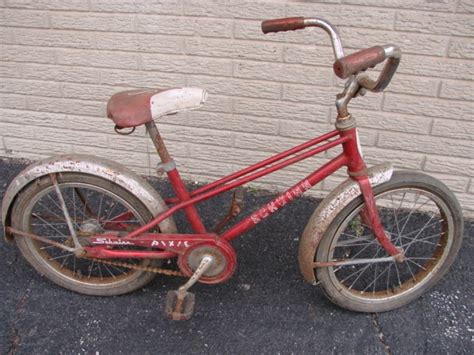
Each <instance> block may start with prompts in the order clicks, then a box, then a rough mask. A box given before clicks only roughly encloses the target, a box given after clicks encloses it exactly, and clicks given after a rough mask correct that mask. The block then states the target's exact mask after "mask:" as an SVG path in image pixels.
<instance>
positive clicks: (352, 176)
mask: <svg viewBox="0 0 474 355" xmlns="http://www.w3.org/2000/svg"><path fill="white" fill-rule="evenodd" d="M306 27H320V28H322V29H323V30H325V31H326V32H327V33H328V34H329V37H330V39H331V43H332V48H333V51H334V55H335V58H336V61H335V63H334V72H335V74H336V75H337V76H338V77H339V78H342V79H346V82H345V86H344V89H343V90H342V92H341V93H340V94H338V95H337V97H336V108H337V113H338V114H337V119H336V123H335V130H333V131H332V132H329V133H326V134H323V135H321V136H318V137H316V138H313V139H311V140H309V141H307V142H305V143H303V144H300V145H298V146H296V147H294V148H291V149H289V150H286V151H284V152H282V153H280V154H277V155H275V156H272V157H269V158H268V159H265V160H263V161H261V162H259V163H256V164H254V165H252V166H249V167H248V168H245V169H242V170H240V171H237V172H235V173H233V174H230V175H229V176H226V177H223V178H221V179H218V180H217V181H214V182H212V183H209V184H207V185H205V186H202V187H199V188H197V189H194V190H193V191H190V190H188V189H187V187H186V185H185V184H184V182H183V181H182V179H181V177H180V175H179V172H178V170H177V168H176V164H175V162H174V160H173V159H172V158H171V156H170V154H169V153H168V151H167V149H166V146H165V143H164V141H163V139H162V137H161V136H160V133H159V131H158V129H157V127H156V125H155V122H154V120H155V119H159V118H160V117H162V116H164V115H169V114H174V113H177V112H180V111H184V110H191V109H196V108H198V107H200V106H201V105H202V104H204V102H205V101H206V91H205V90H203V89H201V88H196V87H184V88H177V89H168V90H154V91H150V90H131V91H125V92H120V93H117V94H115V95H113V96H112V97H111V99H110V100H109V102H108V105H107V114H108V117H109V118H111V119H112V121H113V122H114V123H115V128H116V131H117V132H118V133H124V129H125V130H126V129H131V130H132V131H133V130H134V129H135V127H136V126H139V125H143V124H144V125H145V126H146V129H147V132H148V134H149V136H150V138H151V140H152V141H153V144H154V146H155V147H156V150H157V153H158V155H159V157H160V159H161V163H159V165H158V170H159V171H160V172H164V173H166V174H167V177H168V178H169V182H170V183H171V185H172V187H173V189H174V192H175V195H176V196H175V197H172V198H168V199H166V200H163V199H162V197H161V196H160V195H159V194H158V192H157V191H156V190H154V189H153V188H152V186H151V185H150V184H149V183H148V182H146V181H145V180H144V179H143V178H141V177H139V176H137V175H136V174H135V173H133V172H132V171H131V170H129V169H127V168H125V167H124V166H122V165H119V164H117V163H114V162H111V161H108V160H105V159H102V158H97V157H93V156H88V155H62V156H55V157H51V158H48V159H45V160H43V161H40V162H37V163H35V164H33V165H31V166H29V167H27V168H26V169H25V170H24V171H22V172H21V173H20V174H19V175H18V176H17V177H16V178H15V179H14V180H13V182H12V183H11V185H10V186H9V187H8V189H7V191H6V193H5V197H4V199H3V203H2V221H3V224H4V227H5V236H6V238H7V240H8V241H13V240H14V241H15V242H16V245H17V246H18V248H19V249H20V251H21V253H22V254H23V256H24V257H25V259H26V260H27V261H28V262H29V263H30V264H31V265H32V266H33V267H34V268H35V269H36V270H37V271H38V272H39V273H41V274H43V275H45V276H46V277H47V278H49V279H50V280H51V281H53V282H55V283H56V284H58V285H60V286H62V287H65V288H67V289H69V290H72V291H75V292H79V293H82V294H86V295H96V296H112V295H120V294H124V293H127V292H131V291H134V290H136V289H138V288H141V287H143V286H144V285H146V284H147V283H149V282H150V281H151V280H152V279H153V278H154V276H155V275H156V274H161V275H168V276H184V277H187V278H189V279H188V281H187V282H186V283H185V284H184V285H183V286H182V287H180V288H179V289H178V290H177V291H170V292H169V293H168V294H167V297H166V303H165V310H166V313H167V315H168V316H169V317H170V318H171V319H175V320H180V319H189V318H190V317H191V315H192V313H193V309H194V301H195V300H194V295H193V294H192V293H190V292H188V290H189V288H190V287H191V286H192V285H193V284H194V283H196V282H201V283H207V284H216V283H220V282H224V281H226V280H228V279H229V278H230V277H231V276H232V274H233V273H234V270H235V267H236V263H237V255H236V252H235V250H234V248H233V247H232V244H231V241H232V240H233V239H235V238H237V237H238V236H240V235H241V234H243V233H244V232H246V231H248V230H249V229H251V228H253V227H255V226H256V225H257V224H259V223H260V222H261V221H262V220H263V219H266V218H267V217H269V216H271V215H272V214H273V213H276V212H277V211H279V210H280V209H282V208H283V207H284V206H286V205H287V204H288V203H289V202H291V201H292V200H295V199H297V198H299V197H300V196H301V195H302V194H303V193H304V192H305V191H307V190H309V189H311V188H312V187H313V186H314V185H316V184H317V183H318V182H320V181H321V180H323V179H325V178H326V177H328V176H330V175H331V174H333V173H334V172H336V171H337V170H339V169H341V168H342V167H346V168H347V173H348V178H347V179H346V180H345V181H344V182H342V183H341V184H340V185H339V186H338V187H336V188H335V189H334V190H333V191H332V192H331V193H329V195H328V196H327V197H326V198H325V199H324V200H323V201H322V202H321V203H320V204H319V205H318V206H317V208H316V210H315V211H314V213H313V215H312V216H311V218H310V219H309V221H308V222H307V226H306V228H305V230H304V232H303V235H302V236H301V238H300V245H299V266H300V269H301V273H302V275H303V277H304V279H305V280H306V281H308V282H310V283H312V284H320V285H321V286H322V288H323V290H324V292H325V293H326V295H327V296H328V297H329V299H331V300H332V301H333V302H335V303H336V304H338V305H339V306H341V307H344V308H346V309H349V310H353V311H360V312H383V311H388V310H393V309H396V308H398V307H401V306H403V305H406V304H407V303H409V302H411V301H413V300H415V299H416V298H417V297H419V296H420V295H422V294H423V293H424V292H425V291H427V290H428V289H429V288H430V287H432V286H433V285H434V284H435V283H436V282H437V281H438V280H439V279H440V278H441V277H442V276H443V275H444V274H445V273H446V271H447V270H448V268H449V267H450V265H451V264H452V262H453V261H454V259H455V258H456V255H457V253H458V250H459V248H460V245H461V240H462V235H463V219H462V212H461V208H460V206H459V203H458V202H457V200H456V198H455V197H454V195H453V193H452V192H451V191H450V190H449V189H448V188H447V187H446V186H445V185H444V184H443V183H441V182H440V181H438V180H436V179H434V178H432V177H430V176H427V175H425V174H422V173H419V172H413V171H395V172H394V171H393V168H392V167H391V165H390V164H380V165H376V166H373V167H370V168H368V167H367V166H366V164H365V163H364V159H363V157H362V153H361V150H360V146H359V139H358V135H357V128H356V120H355V118H354V117H353V116H352V115H351V114H350V113H349V111H348V105H349V103H350V102H351V100H352V99H354V98H356V97H358V96H362V95H364V94H365V93H366V92H367V91H370V92H381V91H383V90H384V89H385V88H386V87H387V85H388V84H389V82H390V80H391V78H392V76H393V75H394V73H395V71H396V69H397V66H398V64H399V61H400V58H401V51H400V49H399V48H398V47H396V46H394V45H384V46H376V47H372V48H368V49H364V50H361V51H358V52H356V53H353V54H351V55H348V56H345V54H344V51H343V47H342V44H341V40H340V37H339V35H338V33H337V31H336V29H335V28H334V27H333V26H332V25H331V24H330V23H329V22H327V21H325V20H323V19H321V18H303V17H293V18H283V19H274V20H267V21H264V22H262V30H263V32H264V33H269V32H279V31H288V30H297V29H304V28H306ZM383 62H385V64H384V66H383V69H382V70H381V72H380V74H379V76H378V78H377V80H373V79H371V78H370V77H369V75H368V73H366V70H367V69H369V68H371V67H374V66H375V65H377V64H379V63H383ZM128 133H131V132H128ZM337 147H339V148H342V149H341V151H340V153H339V154H338V155H337V156H336V157H335V158H333V159H331V160H330V161H328V162H327V163H325V164H324V165H323V166H321V167H320V168H319V169H317V170H315V171H314V172H311V173H310V174H309V175H307V176H306V177H305V178H304V179H303V180H301V181H299V182H297V183H296V184H294V185H293V186H292V187H291V188H289V189H288V190H286V191H285V192H283V193H282V194H280V195H279V196H278V197H276V198H274V199H272V200H271V201H270V202H268V203H266V204H265V205H264V206H261V207H259V208H258V209H256V210H254V211H253V212H252V213H251V214H250V215H248V216H247V217H244V218H242V219H241V220H240V221H238V222H236V223H234V224H233V225H231V226H228V224H229V222H230V220H231V219H232V218H233V217H235V216H237V215H238V214H239V212H240V209H241V203H242V199H243V189H242V186H243V185H244V184H246V183H248V182H250V181H253V180H255V179H257V178H260V177H262V176H265V175H267V174H270V173H272V172H275V171H277V170H280V169H282V168H285V167H287V166H289V165H291V164H295V163H297V162H300V161H302V160H304V159H308V158H310V157H313V156H315V155H316V154H319V153H323V152H326V151H328V150H330V149H335V148H337ZM230 190H233V191H234V193H233V198H232V201H231V204H230V210H229V213H228V214H227V215H226V216H224V218H223V220H222V222H221V223H219V224H218V225H217V226H216V227H215V228H214V229H210V228H208V227H206V226H205V225H204V224H203V221H202V219H201V217H200V215H199V214H198V211H197V209H196V207H195V205H196V204H198V203H199V202H202V201H204V200H207V199H210V198H212V197H214V196H216V195H218V194H221V193H223V192H225V191H230ZM177 211H184V213H185V215H186V217H187V220H188V221H189V224H190V226H191V227H192V230H193V233H190V234H183V233H179V232H178V231H177V228H176V225H175V222H174V220H173V215H174V214H175V213H176V212H177ZM171 259H173V260H176V264H177V268H178V270H176V268H175V269H172V268H170V267H167V268H165V267H164V266H163V265H164V264H165V265H166V264H169V263H164V262H165V261H167V260H171ZM171 264H172V265H173V263H171Z"/></svg>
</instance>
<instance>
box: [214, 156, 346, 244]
mask: <svg viewBox="0 0 474 355" xmlns="http://www.w3.org/2000/svg"><path fill="white" fill-rule="evenodd" d="M347 163H348V157H347V156H346V155H344V154H341V155H339V156H337V157H336V158H334V159H332V160H331V161H329V162H328V163H326V164H324V165H323V166H322V167H321V168H319V169H318V170H316V171H315V172H313V173H311V174H310V175H308V176H307V177H306V178H305V179H303V180H301V181H300V182H298V183H297V184H295V185H293V186H292V187H290V188H289V189H288V190H286V191H285V192H284V193H283V194H281V195H280V196H278V197H276V198H274V199H273V200H272V201H270V202H269V203H267V204H266V205H265V206H263V207H261V208H259V209H258V210H257V211H255V212H253V213H252V214H251V215H250V216H248V217H246V218H244V219H243V220H242V221H240V222H239V223H237V224H236V225H234V226H233V227H232V228H230V229H229V230H227V231H226V232H225V233H224V234H222V235H221V237H222V239H225V240H227V241H230V240H232V239H235V238H236V237H238V236H239V235H240V234H242V233H245V232H246V231H248V230H249V229H251V228H252V227H254V226H255V225H257V224H258V223H260V222H261V221H262V220H263V219H265V218H267V217H269V216H270V215H272V214H273V213H275V212H276V211H278V210H279V209H280V208H282V207H284V206H285V205H286V204H287V203H288V202H291V201H293V200H294V199H296V198H298V197H300V196H301V195H302V194H303V193H304V192H305V191H307V190H309V189H310V188H312V187H313V186H314V185H316V184H317V183H318V182H320V181H322V180H324V179H325V178H326V177H328V176H329V175H331V174H332V173H334V172H335V171H336V170H339V169H340V168H341V167H343V166H344V165H347Z"/></svg>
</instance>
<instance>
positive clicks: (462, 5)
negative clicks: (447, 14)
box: [457, 0, 474, 14]
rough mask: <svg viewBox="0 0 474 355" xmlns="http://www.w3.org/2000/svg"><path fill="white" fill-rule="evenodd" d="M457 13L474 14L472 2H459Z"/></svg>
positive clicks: (470, 0)
mask: <svg viewBox="0 0 474 355" xmlns="http://www.w3.org/2000/svg"><path fill="white" fill-rule="evenodd" d="M457 12H466V13H469V14H473V13H474V3H473V2H472V0H460V1H459V5H458V8H457Z"/></svg>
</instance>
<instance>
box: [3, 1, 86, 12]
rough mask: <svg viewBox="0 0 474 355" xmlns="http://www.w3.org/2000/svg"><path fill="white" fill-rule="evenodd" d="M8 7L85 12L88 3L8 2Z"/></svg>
mask: <svg viewBox="0 0 474 355" xmlns="http://www.w3.org/2000/svg"><path fill="white" fill-rule="evenodd" d="M8 6H9V7H13V8H22V9H42V10H43V9H44V10H82V11H87V10H88V9H89V2H88V0H72V1H71V0H8Z"/></svg>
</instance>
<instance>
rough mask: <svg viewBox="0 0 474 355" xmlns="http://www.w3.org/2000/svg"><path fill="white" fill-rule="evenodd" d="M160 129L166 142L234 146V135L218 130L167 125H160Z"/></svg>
mask: <svg viewBox="0 0 474 355" xmlns="http://www.w3.org/2000/svg"><path fill="white" fill-rule="evenodd" d="M158 127H159V129H160V132H162V136H163V138H164V139H165V141H168V140H171V141H176V142H193V143H199V144H209V145H222V146H224V147H228V146H230V145H231V144H232V141H233V136H234V133H231V132H226V131H221V130H218V129H207V128H206V129H205V128H196V127H178V126H173V125H167V124H159V126H158Z"/></svg>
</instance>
